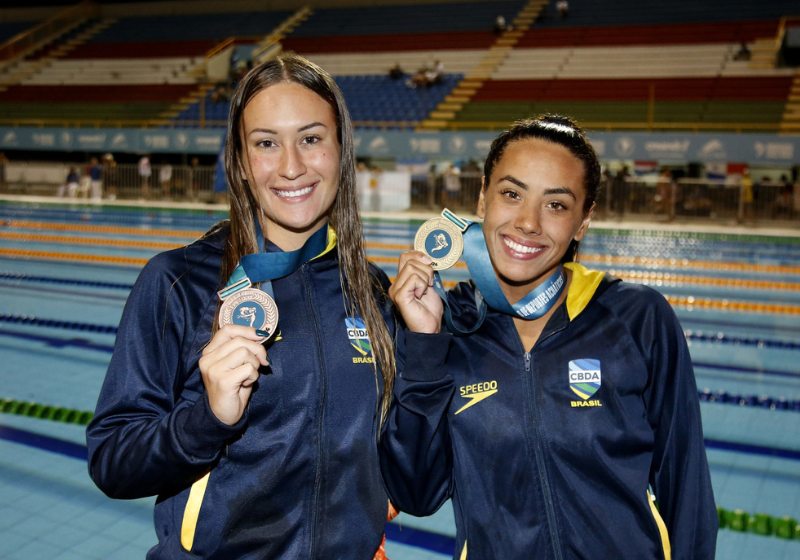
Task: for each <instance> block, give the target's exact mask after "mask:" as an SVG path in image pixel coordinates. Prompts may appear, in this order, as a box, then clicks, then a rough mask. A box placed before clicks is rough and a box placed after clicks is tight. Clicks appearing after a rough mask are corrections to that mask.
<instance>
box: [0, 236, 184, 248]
mask: <svg viewBox="0 0 800 560" xmlns="http://www.w3.org/2000/svg"><path fill="white" fill-rule="evenodd" d="M0 239H11V240H14V241H35V242H37V243H57V244H70V245H99V246H108V247H132V248H137V249H141V248H147V249H161V250H165V251H166V250H168V249H177V248H178V247H183V246H184V245H185V243H165V242H158V241H133V240H130V239H100V238H98V237H62V236H58V235H38V234H35V233H2V232H0Z"/></svg>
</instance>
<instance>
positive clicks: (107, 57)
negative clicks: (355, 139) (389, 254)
mask: <svg viewBox="0 0 800 560" xmlns="http://www.w3.org/2000/svg"><path fill="white" fill-rule="evenodd" d="M554 4H555V2H554V1H552V0H551V1H550V2H549V5H548V6H547V7H546V8H545V10H544V11H543V12H541V15H542V16H543V17H540V18H539V19H538V20H537V21H536V23H534V24H533V25H530V26H529V25H528V24H527V23H526V24H523V25H519V26H518V30H517V31H515V32H514V33H510V34H504V35H503V36H500V37H499V36H498V35H496V34H495V33H494V32H493V30H492V26H493V24H494V20H495V17H496V16H497V15H499V14H501V15H503V16H504V17H505V19H506V21H509V22H511V21H514V20H515V19H516V20H517V21H518V22H519V21H521V19H520V18H519V17H518V16H519V15H520V14H522V13H523V12H525V11H528V12H529V11H530V10H532V9H534V10H538V5H537V4H535V3H533V2H531V3H529V2H525V1H519V0H517V1H508V0H506V1H500V2H463V3H438V4H437V3H434V4H403V5H397V6H367V7H346V8H325V9H318V10H316V11H313V12H312V13H311V15H310V17H308V18H307V19H306V20H305V21H304V22H302V24H300V25H298V26H297V27H295V28H294V29H293V30H291V31H290V32H289V34H288V36H287V37H284V38H283V39H282V41H281V44H282V47H283V50H284V51H295V52H298V53H299V54H302V55H304V56H307V57H308V58H310V59H311V60H312V61H314V62H316V63H318V64H320V65H321V66H322V67H323V68H325V69H327V70H328V71H329V72H330V73H331V74H332V75H333V76H334V77H335V79H336V80H337V82H338V83H339V84H340V86H341V88H342V90H343V92H344V95H345V99H346V100H347V103H348V106H349V108H350V111H351V114H352V116H353V118H354V120H355V121H356V124H357V125H358V126H404V127H405V126H417V125H419V124H420V123H423V122H424V121H426V119H427V118H429V116H430V115H434V114H437V108H438V114H442V111H443V109H442V107H445V106H446V108H447V109H446V110H447V111H450V112H451V113H449V114H451V115H452V116H451V117H445V119H446V120H447V119H450V122H451V123H452V126H457V127H459V128H485V127H486V126H492V127H496V126H497V125H498V124H503V123H507V122H510V121H511V120H514V119H516V118H519V117H520V116H525V115H531V114H536V113H541V112H560V113H566V114H570V115H573V116H575V117H576V118H578V119H579V120H581V121H583V122H585V123H596V124H600V125H603V126H606V127H607V126H609V125H611V126H615V125H616V126H620V127H625V126H642V125H643V124H645V123H647V122H648V120H649V118H650V117H651V116H652V121H654V122H655V123H664V124H665V126H666V125H671V124H673V123H684V124H687V125H688V126H695V125H697V126H702V125H705V126H708V127H712V128H713V127H714V126H725V125H726V123H745V124H753V125H759V124H760V125H764V126H766V127H773V128H774V127H775V126H776V125H777V123H779V122H780V121H781V118H782V114H783V109H784V106H785V103H786V100H787V98H788V97H789V95H790V92H791V91H792V79H793V73H794V72H793V70H791V69H775V68H768V67H756V65H753V64H750V63H748V62H747V61H737V60H735V59H734V54H735V53H736V51H737V50H738V48H739V45H740V44H741V43H742V42H747V43H753V42H755V41H757V40H762V39H765V38H770V37H774V36H775V33H776V30H777V25H778V19H779V18H780V16H782V15H785V14H787V13H791V12H792V11H793V10H794V7H793V3H791V2H787V1H786V0H776V1H775V2H771V3H769V5H765V6H760V5H754V4H752V3H750V2H747V1H745V0H732V1H729V2H722V1H721V0H710V1H709V2H702V3H698V2H690V1H689V0H672V1H671V2H669V3H662V2H655V1H644V2H643V1H641V0H620V1H619V2H614V3H608V2H602V1H600V0H584V1H583V2H580V3H573V6H572V10H571V12H570V14H569V16H568V17H567V18H565V19H560V18H558V17H555V15H554V14H555V9H554ZM532 6H536V7H535V8H532ZM291 14H292V12H288V11H273V12H269V11H268V12H257V13H255V12H251V13H226V14H197V15H181V16H177V15H168V16H164V15H159V16H142V17H121V18H119V20H118V21H113V22H109V24H107V25H106V26H105V27H104V28H103V27H102V26H99V25H98V20H96V19H93V20H88V21H86V22H84V23H82V24H81V25H79V26H78V27H76V28H74V29H73V30H71V31H70V32H68V33H66V34H65V35H64V36H62V37H61V38H59V39H58V40H56V41H55V42H54V43H53V44H52V45H51V46H50V47H49V48H48V49H43V50H40V51H39V53H37V54H36V55H34V56H29V57H28V60H27V61H25V62H21V63H19V64H18V70H19V76H20V78H19V80H18V84H17V85H13V86H12V87H10V88H8V90H7V91H4V92H0V118H27V117H25V116H27V115H31V118H35V117H34V115H39V116H40V118H67V119H76V118H93V119H97V118H106V117H113V116H114V115H116V118H118V119H123V118H129V117H128V116H129V115H135V116H133V117H130V118H141V119H143V120H147V119H150V120H152V119H156V118H158V117H159V115H167V114H171V115H173V118H171V120H170V123H169V125H168V126H178V127H179V126H198V125H199V124H201V123H203V124H204V125H209V126H223V125H224V124H225V120H226V119H227V114H228V104H227V103H225V102H223V103H215V102H213V101H212V100H211V97H210V94H209V93H207V94H206V95H205V97H204V98H203V97H201V96H202V92H201V91H199V90H198V86H199V83H198V78H199V76H201V74H202V69H203V67H204V64H205V58H204V55H205V53H206V52H207V51H208V50H209V49H210V48H212V47H213V46H214V45H217V44H219V42H220V41H221V40H223V39H226V38H228V37H231V36H236V37H239V38H240V39H242V40H243V41H245V42H247V41H251V42H254V41H256V38H263V37H264V36H266V35H268V34H269V33H270V31H271V30H273V29H275V28H276V27H277V26H279V25H280V24H281V22H283V21H285V20H286V18H288V17H289V16H290V15H291ZM95 25H97V27H96V29H95V28H94V27H93V26H95ZM13 27H14V26H13V25H12V24H0V37H2V35H3V33H13ZM91 29H95V30H94V31H93V35H92V36H91V37H90V38H88V39H86V40H85V42H83V44H79V45H77V46H74V47H72V46H71V47H70V50H65V51H58V50H57V51H54V49H56V48H59V47H60V45H63V44H67V43H69V41H70V38H72V37H79V36H81V35H80V34H81V33H83V32H85V31H86V30H91ZM53 52H57V53H58V54H57V55H56V58H55V59H52V60H50V58H51V57H52V56H53V55H52V53H53ZM487 58H489V59H492V61H494V63H493V64H490V65H487V64H486V63H485V61H486V60H487ZM437 61H438V62H441V63H442V64H443V65H444V69H445V73H446V74H445V76H444V79H443V80H442V82H441V83H439V84H436V85H435V86H432V87H427V88H411V87H408V86H407V85H406V80H405V79H400V80H391V79H389V78H388V77H387V71H388V69H389V68H391V67H393V66H395V65H396V64H399V65H400V66H401V67H402V68H403V69H404V70H405V71H406V72H407V73H409V74H410V73H413V72H415V71H417V70H418V69H420V68H423V67H431V66H433V64H434V63H435V62H437ZM192 93H194V94H195V99H198V98H201V99H202V101H198V102H194V103H192V104H190V105H188V106H187V105H186V103H187V101H186V100H187V99H188V96H189V94H192ZM45 100H48V102H49V103H48V106H45V103H44V101H45ZM178 100H183V101H184V108H183V110H182V111H180V113H179V114H177V116H174V115H175V114H176V113H177V109H176V110H175V111H172V112H171V113H170V112H169V111H167V110H168V109H170V108H171V107H172V108H174V103H175V102H177V101H178ZM55 115H58V117H55ZM89 115H91V116H89ZM98 115H104V116H102V117H98ZM692 123H695V124H694V125H693V124H692ZM445 125H448V124H447V122H445Z"/></svg>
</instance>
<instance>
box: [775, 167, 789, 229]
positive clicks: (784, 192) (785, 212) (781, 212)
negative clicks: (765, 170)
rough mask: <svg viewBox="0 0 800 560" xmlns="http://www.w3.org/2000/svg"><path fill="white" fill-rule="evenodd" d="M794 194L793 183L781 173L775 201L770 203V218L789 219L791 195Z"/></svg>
mask: <svg viewBox="0 0 800 560" xmlns="http://www.w3.org/2000/svg"><path fill="white" fill-rule="evenodd" d="M793 194H794V189H793V185H792V184H791V183H789V180H788V179H787V178H786V175H781V180H780V182H779V183H778V194H777V195H776V197H775V201H774V202H773V203H772V218H773V219H777V218H784V219H789V218H791V217H792V208H793V206H794V205H793V203H792V195H793Z"/></svg>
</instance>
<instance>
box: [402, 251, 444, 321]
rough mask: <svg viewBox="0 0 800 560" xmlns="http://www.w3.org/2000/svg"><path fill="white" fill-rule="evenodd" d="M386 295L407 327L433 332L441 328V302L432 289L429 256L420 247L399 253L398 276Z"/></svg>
mask: <svg viewBox="0 0 800 560" xmlns="http://www.w3.org/2000/svg"><path fill="white" fill-rule="evenodd" d="M389 297H390V298H392V301H393V302H394V304H395V305H396V306H397V309H399V310H400V314H401V315H402V316H403V321H405V323H406V326H407V327H408V328H409V330H411V331H413V332H418V333H428V334H434V333H438V332H439V331H440V330H441V328H442V314H443V313H444V304H443V302H442V298H440V297H439V295H438V294H437V293H436V291H435V290H434V289H433V268H431V259H430V257H428V255H426V254H425V253H422V252H420V251H408V252H406V253H403V254H402V255H400V262H399V263H398V270H397V278H396V279H395V281H394V284H392V286H391V287H390V288H389Z"/></svg>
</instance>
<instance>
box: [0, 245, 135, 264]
mask: <svg viewBox="0 0 800 560" xmlns="http://www.w3.org/2000/svg"><path fill="white" fill-rule="evenodd" d="M0 256H6V257H12V258H23V259H44V260H53V261H82V262H83V261H89V262H94V263H104V264H114V265H121V264H124V265H130V266H138V267H143V266H144V265H146V264H147V261H149V260H150V259H148V258H138V259H137V258H130V257H110V256H105V255H82V254H80V253H58V252H55V251H26V250H22V249H0Z"/></svg>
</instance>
